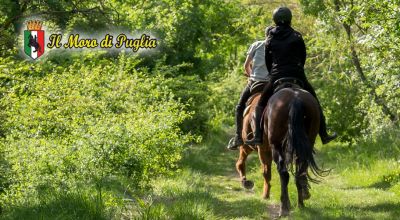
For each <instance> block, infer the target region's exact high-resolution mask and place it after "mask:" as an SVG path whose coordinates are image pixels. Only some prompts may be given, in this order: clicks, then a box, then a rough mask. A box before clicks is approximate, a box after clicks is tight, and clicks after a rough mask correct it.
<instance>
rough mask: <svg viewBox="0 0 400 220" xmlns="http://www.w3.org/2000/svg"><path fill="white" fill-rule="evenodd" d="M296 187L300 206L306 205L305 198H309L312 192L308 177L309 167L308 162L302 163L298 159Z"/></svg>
mask: <svg viewBox="0 0 400 220" xmlns="http://www.w3.org/2000/svg"><path fill="white" fill-rule="evenodd" d="M296 166H297V169H296V187H297V198H298V206H299V207H300V208H302V207H304V202H303V201H304V200H306V199H309V198H310V197H311V194H310V192H309V185H308V179H307V168H308V165H307V164H306V163H301V162H300V161H299V160H298V159H297V160H296Z"/></svg>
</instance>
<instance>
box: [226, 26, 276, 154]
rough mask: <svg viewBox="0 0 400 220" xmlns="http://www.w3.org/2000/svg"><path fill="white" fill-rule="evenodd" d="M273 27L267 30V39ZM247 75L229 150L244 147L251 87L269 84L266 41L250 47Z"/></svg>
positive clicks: (246, 67) (245, 67) (246, 65)
mask: <svg viewBox="0 0 400 220" xmlns="http://www.w3.org/2000/svg"><path fill="white" fill-rule="evenodd" d="M271 29H272V27H267V28H266V29H265V37H267V36H268V32H269V31H270V30H271ZM244 69H245V75H246V76H247V77H249V80H248V83H247V85H246V87H245V88H244V89H243V91H242V93H241V95H240V99H239V103H238V104H237V105H236V113H235V117H236V120H235V121H236V134H235V137H233V138H232V139H231V140H230V141H229V144H228V147H227V148H228V149H229V150H236V149H237V148H238V147H239V146H240V145H243V139H242V129H243V112H244V109H245V108H246V102H247V100H248V99H249V98H250V96H251V95H252V94H251V87H252V85H254V84H255V83H258V82H265V83H266V82H267V80H268V75H269V74H268V70H267V66H266V65H265V41H256V42H254V43H253V44H251V45H250V47H249V49H248V51H247V57H246V61H245V62H244Z"/></svg>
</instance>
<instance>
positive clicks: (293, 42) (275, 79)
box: [246, 7, 337, 145]
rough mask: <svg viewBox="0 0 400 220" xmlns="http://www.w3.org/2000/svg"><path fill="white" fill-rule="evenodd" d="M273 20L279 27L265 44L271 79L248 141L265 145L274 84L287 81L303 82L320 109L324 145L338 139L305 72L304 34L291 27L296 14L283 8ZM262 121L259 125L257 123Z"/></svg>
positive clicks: (248, 142) (264, 92)
mask: <svg viewBox="0 0 400 220" xmlns="http://www.w3.org/2000/svg"><path fill="white" fill-rule="evenodd" d="M273 20H274V22H275V24H276V27H274V28H273V29H272V30H271V31H270V33H269V35H268V37H267V39H266V43H265V63H266V65H267V69H268V72H269V73H270V75H269V78H270V79H269V80H268V83H267V85H266V86H265V87H264V91H263V94H262V95H261V97H260V100H259V101H258V103H257V107H256V109H255V120H256V129H255V133H254V138H253V139H252V140H249V141H246V144H248V145H260V144H262V136H263V134H262V128H261V123H260V121H261V117H262V113H263V110H264V108H265V106H266V105H267V103H268V100H269V98H270V97H271V96H272V95H273V92H274V84H275V85H276V84H279V83H282V82H283V81H284V80H289V81H292V82H299V81H300V83H299V84H300V85H301V86H303V89H304V90H307V91H308V92H309V93H311V94H312V95H313V96H314V97H315V99H316V100H317V102H318V105H319V107H320V127H319V135H320V137H321V141H322V143H323V144H326V143H328V142H330V141H331V140H333V139H335V138H336V137H337V134H336V133H334V134H333V135H328V133H327V130H326V122H325V117H324V115H323V112H322V108H321V105H320V103H319V101H318V98H317V95H316V94H315V91H314V89H313V88H312V86H311V84H310V83H309V82H308V80H307V78H306V75H305V73H304V64H305V61H306V47H305V44H304V41H303V38H302V36H301V34H300V33H299V32H297V31H295V30H294V29H293V28H292V27H291V20H292V12H291V11H290V9H289V8H287V7H279V8H277V9H275V10H274V13H273ZM257 122H258V123H257Z"/></svg>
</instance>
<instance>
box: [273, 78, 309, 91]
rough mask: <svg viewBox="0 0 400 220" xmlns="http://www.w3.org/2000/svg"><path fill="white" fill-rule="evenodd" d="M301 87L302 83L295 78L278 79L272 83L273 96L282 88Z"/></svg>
mask: <svg viewBox="0 0 400 220" xmlns="http://www.w3.org/2000/svg"><path fill="white" fill-rule="evenodd" d="M303 87H304V84H303V82H302V81H301V80H299V79H297V78H293V77H285V78H280V79H278V80H276V81H275V82H274V94H275V93H276V92H278V91H279V90H281V89H284V88H293V89H302V88H303Z"/></svg>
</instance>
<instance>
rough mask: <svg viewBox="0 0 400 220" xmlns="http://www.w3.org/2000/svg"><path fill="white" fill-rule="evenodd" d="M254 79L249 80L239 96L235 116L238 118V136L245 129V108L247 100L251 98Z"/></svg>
mask: <svg viewBox="0 0 400 220" xmlns="http://www.w3.org/2000/svg"><path fill="white" fill-rule="evenodd" d="M252 83H253V82H252V81H249V82H248V83H247V85H246V87H244V89H243V91H242V93H241V94H240V98H239V103H238V104H237V105H236V112H235V118H236V120H235V121H236V135H237V136H238V137H241V135H242V129H243V112H244V109H245V108H246V102H247V100H249V98H250V96H251V92H250V88H251V85H252Z"/></svg>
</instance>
